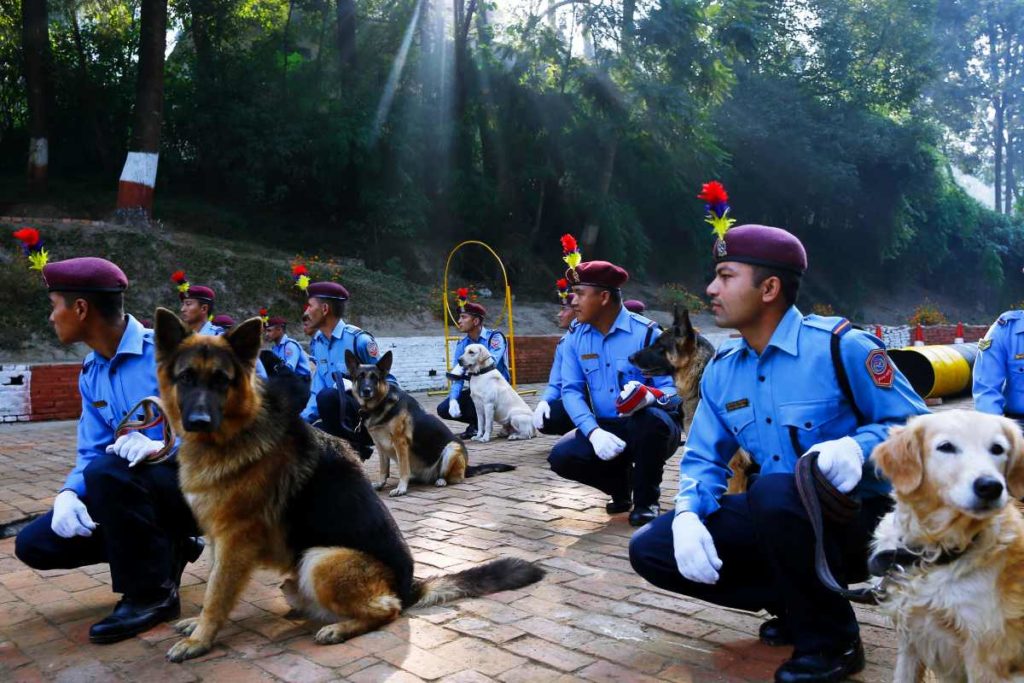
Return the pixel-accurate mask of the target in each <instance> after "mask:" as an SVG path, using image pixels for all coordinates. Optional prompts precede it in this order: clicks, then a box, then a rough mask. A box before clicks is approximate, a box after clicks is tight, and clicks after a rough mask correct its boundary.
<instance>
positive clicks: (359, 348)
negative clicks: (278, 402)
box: [302, 282, 398, 460]
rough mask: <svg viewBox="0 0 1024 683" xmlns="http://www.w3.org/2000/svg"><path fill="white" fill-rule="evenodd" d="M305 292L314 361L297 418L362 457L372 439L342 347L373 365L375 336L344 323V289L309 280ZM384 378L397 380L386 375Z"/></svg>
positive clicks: (370, 449)
mask: <svg viewBox="0 0 1024 683" xmlns="http://www.w3.org/2000/svg"><path fill="white" fill-rule="evenodd" d="M306 295H307V296H308V301H307V303H306V310H305V312H304V313H303V314H302V319H303V327H304V328H305V329H306V330H307V331H308V332H310V333H313V339H312V340H311V341H310V343H309V350H310V353H311V355H312V356H313V360H314V361H315V362H316V372H314V373H313V381H312V383H311V386H310V395H309V401H308V403H306V407H305V409H304V410H303V411H302V418H303V419H304V420H306V422H309V423H311V424H312V423H316V422H317V421H319V427H320V429H322V430H324V431H325V432H327V433H328V434H333V435H334V436H340V437H341V438H343V439H345V440H346V441H348V442H349V443H350V444H352V446H353V447H354V448H355V449H356V450H357V451H358V452H359V455H360V457H362V459H363V460H366V459H368V458H369V457H370V455H371V454H372V453H373V440H372V439H371V438H370V433H369V432H368V431H367V429H366V427H365V426H364V425H363V424H362V421H361V420H360V419H359V404H358V403H357V402H356V399H355V397H354V396H352V380H351V378H350V377H348V369H347V367H346V365H345V352H346V351H351V352H352V353H354V354H355V355H356V356H358V357H359V361H360V362H361V363H368V364H372V365H376V363H377V360H378V358H379V356H380V351H379V350H378V348H377V341H376V340H375V339H374V338H373V335H372V334H370V333H369V332H367V331H366V330H361V329H359V328H358V327H356V326H355V325H348V324H346V323H345V320H344V317H345V303H346V302H347V301H348V290H347V289H345V288H344V287H342V286H341V285H339V284H338V283H336V282H314V283H312V284H310V285H309V286H308V288H307V289H306ZM314 331H315V332H314ZM388 381H389V382H391V383H392V384H394V385H395V386H398V381H397V380H395V378H394V377H392V376H391V375H388Z"/></svg>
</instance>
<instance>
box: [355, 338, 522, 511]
mask: <svg viewBox="0 0 1024 683" xmlns="http://www.w3.org/2000/svg"><path fill="white" fill-rule="evenodd" d="M391 362H392V356H391V352H390V351H388V352H387V353H385V354H384V355H383V356H382V357H381V358H380V360H378V361H377V364H376V365H362V364H360V363H359V358H358V357H357V356H356V355H355V354H354V353H352V352H351V351H346V352H345V365H346V366H347V368H348V374H349V376H350V377H351V378H352V395H353V396H355V397H356V401H357V402H358V403H359V407H360V410H359V412H360V414H361V415H362V418H363V424H364V425H366V428H367V429H368V430H369V432H370V436H371V437H373V443H374V445H375V446H377V456H378V457H379V458H380V481H378V482H377V483H376V484H374V485H373V488H375V489H377V490H378V491H380V490H381V489H382V488H384V485H385V484H387V481H388V476H389V475H390V474H391V461H392V460H394V461H395V462H396V463H397V464H398V486H396V487H395V488H393V489H391V492H390V493H389V494H388V495H391V496H404V495H405V493H406V491H407V490H408V489H409V481H410V480H412V481H416V482H419V483H421V484H434V485H435V486H447V485H448V484H458V483H460V482H461V481H462V480H463V479H464V478H466V477H473V476H476V475H478V474H486V473H487V472H509V471H511V470H514V469H515V466H514V465H505V464H502V463H493V464H489V465H475V466H473V465H470V464H469V454H468V453H467V452H466V445H465V444H464V443H462V440H460V439H459V438H458V437H456V436H455V435H454V434H452V430H450V429H448V425H446V424H445V423H444V422H442V421H441V419H440V418H439V417H436V416H434V415H430V414H428V413H427V411H425V410H423V406H421V405H420V404H419V403H418V402H417V401H416V399H414V398H413V397H412V396H410V395H409V394H407V393H405V392H404V391H402V390H401V389H399V388H398V387H396V386H394V385H393V384H389V383H388V381H387V377H388V373H389V372H391Z"/></svg>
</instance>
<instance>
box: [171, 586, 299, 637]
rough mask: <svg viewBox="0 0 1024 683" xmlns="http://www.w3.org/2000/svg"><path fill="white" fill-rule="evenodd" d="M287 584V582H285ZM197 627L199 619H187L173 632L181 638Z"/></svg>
mask: <svg viewBox="0 0 1024 683" xmlns="http://www.w3.org/2000/svg"><path fill="white" fill-rule="evenodd" d="M285 583H287V581H286V582H285ZM281 588H284V584H281ZM198 625H199V617H189V618H188V619H182V620H181V621H178V622H177V623H175V624H174V630H175V631H177V632H178V633H180V634H181V635H183V636H190V635H192V632H193V631H195V630H196V626H198Z"/></svg>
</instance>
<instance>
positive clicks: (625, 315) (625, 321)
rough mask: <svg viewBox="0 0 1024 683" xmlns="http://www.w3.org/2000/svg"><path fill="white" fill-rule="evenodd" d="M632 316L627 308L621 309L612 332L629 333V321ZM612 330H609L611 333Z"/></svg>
mask: <svg viewBox="0 0 1024 683" xmlns="http://www.w3.org/2000/svg"><path fill="white" fill-rule="evenodd" d="M630 320H631V316H630V313H629V311H627V310H626V307H625V306H622V307H620V308H619V314H618V315H617V316H615V322H614V323H613V324H612V330H616V329H618V330H623V331H625V332H629V321H630ZM610 331H611V330H609V332H610Z"/></svg>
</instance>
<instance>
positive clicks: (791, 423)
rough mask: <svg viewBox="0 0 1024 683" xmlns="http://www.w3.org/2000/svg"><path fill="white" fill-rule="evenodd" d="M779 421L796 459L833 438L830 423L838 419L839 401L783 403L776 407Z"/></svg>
mask: <svg viewBox="0 0 1024 683" xmlns="http://www.w3.org/2000/svg"><path fill="white" fill-rule="evenodd" d="M778 414H779V421H780V423H781V424H782V426H783V428H784V429H785V430H786V431H787V432H788V435H789V441H790V444H792V446H793V452H794V453H795V454H796V457H798V458H799V457H800V456H801V455H803V454H804V453H806V452H807V450H808V449H809V448H810V447H811V446H814V445H815V444H817V443H820V442H822V441H829V440H831V439H832V438H833V435H832V434H831V432H830V428H831V426H832V422H833V421H834V420H835V419H836V418H838V417H839V415H840V410H839V400H838V399H823V400H818V401H800V402H798V403H784V404H782V405H780V406H779V407H778Z"/></svg>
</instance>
